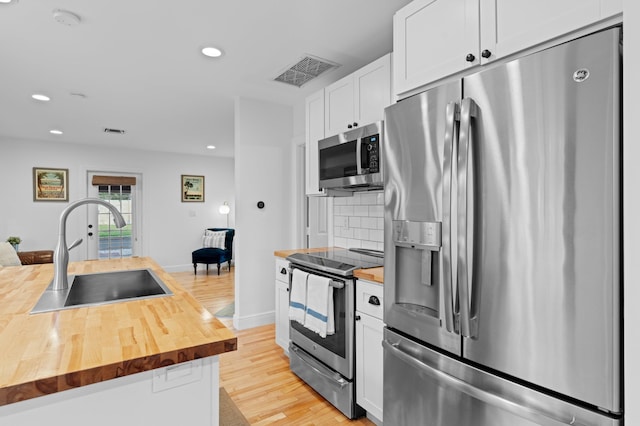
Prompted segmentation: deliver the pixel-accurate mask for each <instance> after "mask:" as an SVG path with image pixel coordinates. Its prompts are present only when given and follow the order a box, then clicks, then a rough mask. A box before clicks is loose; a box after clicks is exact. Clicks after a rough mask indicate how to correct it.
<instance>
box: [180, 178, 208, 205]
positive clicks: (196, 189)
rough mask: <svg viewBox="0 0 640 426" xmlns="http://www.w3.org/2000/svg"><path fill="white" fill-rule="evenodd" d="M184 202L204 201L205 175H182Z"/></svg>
mask: <svg viewBox="0 0 640 426" xmlns="http://www.w3.org/2000/svg"><path fill="white" fill-rule="evenodd" d="M182 202H200V203H202V202H204V176H193V175H182Z"/></svg>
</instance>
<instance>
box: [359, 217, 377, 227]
mask: <svg viewBox="0 0 640 426" xmlns="http://www.w3.org/2000/svg"><path fill="white" fill-rule="evenodd" d="M360 224H361V225H360V226H361V227H362V228H367V229H378V218H376V217H363V218H362V220H361V221H360Z"/></svg>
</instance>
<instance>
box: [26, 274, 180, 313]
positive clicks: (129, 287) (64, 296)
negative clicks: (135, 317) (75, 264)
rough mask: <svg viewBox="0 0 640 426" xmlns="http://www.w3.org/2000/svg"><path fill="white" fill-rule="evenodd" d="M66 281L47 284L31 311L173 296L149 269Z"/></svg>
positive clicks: (71, 277) (71, 278) (74, 276)
mask: <svg viewBox="0 0 640 426" xmlns="http://www.w3.org/2000/svg"><path fill="white" fill-rule="evenodd" d="M69 282H70V285H69V288H68V289H65V290H57V291H54V290H53V289H52V287H53V283H51V284H49V287H47V289H46V290H45V292H44V293H42V296H40V300H38V303H36V306H35V307H34V308H33V309H32V310H31V313H32V314H35V313H39V312H49V311H58V310H62V309H72V308H79V307H82V306H96V305H104V304H107V303H117V302H123V301H129V300H138V299H148V298H151V297H163V296H171V295H173V293H172V292H171V290H169V288H168V287H167V286H166V285H165V284H164V283H163V282H162V280H160V278H159V277H158V276H157V275H156V274H155V273H154V272H153V271H152V270H151V269H137V270H133V271H116V272H103V273H97V274H87V275H71V276H69Z"/></svg>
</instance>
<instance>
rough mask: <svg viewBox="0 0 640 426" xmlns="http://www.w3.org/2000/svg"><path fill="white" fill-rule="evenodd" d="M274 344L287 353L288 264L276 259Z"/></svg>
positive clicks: (285, 261)
mask: <svg viewBox="0 0 640 426" xmlns="http://www.w3.org/2000/svg"><path fill="white" fill-rule="evenodd" d="M275 265H276V270H275V272H276V343H277V344H278V345H280V346H281V347H282V349H284V351H285V353H286V354H288V353H289V262H288V261H287V260H285V259H282V258H280V257H276V262H275Z"/></svg>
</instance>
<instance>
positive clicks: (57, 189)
mask: <svg viewBox="0 0 640 426" xmlns="http://www.w3.org/2000/svg"><path fill="white" fill-rule="evenodd" d="M33 201H69V169H52V168H47V167H34V168H33Z"/></svg>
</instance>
